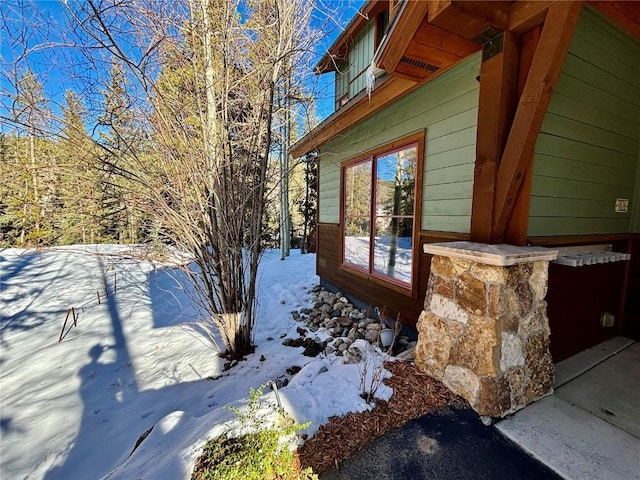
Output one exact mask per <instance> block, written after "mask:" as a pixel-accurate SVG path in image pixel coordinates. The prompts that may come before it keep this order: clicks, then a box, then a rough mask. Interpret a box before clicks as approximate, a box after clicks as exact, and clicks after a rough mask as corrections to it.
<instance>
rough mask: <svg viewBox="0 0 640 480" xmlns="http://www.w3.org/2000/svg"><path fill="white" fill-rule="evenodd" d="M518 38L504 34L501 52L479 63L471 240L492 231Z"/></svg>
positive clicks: (509, 119) (512, 96)
mask: <svg viewBox="0 0 640 480" xmlns="http://www.w3.org/2000/svg"><path fill="white" fill-rule="evenodd" d="M519 49H520V48H519V39H518V38H517V37H516V36H515V35H514V34H512V33H510V32H504V33H503V34H502V52H500V53H499V54H497V55H494V56H493V57H491V58H489V59H487V60H485V61H483V62H482V64H481V66H480V97H479V103H478V128H477V134H476V162H475V168H474V176H473V203H472V210H471V240H472V241H474V242H481V243H489V242H491V239H492V233H493V230H492V229H493V223H494V222H493V213H494V201H495V185H496V173H497V171H498V164H499V161H500V157H501V156H502V152H503V150H504V146H505V143H506V141H507V135H508V134H509V127H510V126H511V122H512V121H513V112H514V109H515V103H516V88H517V80H518V61H519Z"/></svg>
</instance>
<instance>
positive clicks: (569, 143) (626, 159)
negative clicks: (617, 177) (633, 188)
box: [534, 132, 637, 173]
mask: <svg viewBox="0 0 640 480" xmlns="http://www.w3.org/2000/svg"><path fill="white" fill-rule="evenodd" d="M536 154H537V155H547V156H551V157H557V158H563V159H567V160H577V161H579V162H582V163H588V164H593V165H602V166H606V167H609V168H615V169H619V170H624V171H627V172H633V171H635V168H636V167H635V166H636V163H637V159H636V157H634V156H633V155H629V154H625V153H621V152H616V151H612V150H608V149H606V148H602V147H597V146H594V145H590V144H586V143H582V142H579V141H576V140H573V139H570V138H562V137H557V136H554V135H551V134H548V133H544V132H543V133H541V134H540V136H539V137H538V142H537V143H536ZM537 168H538V165H537V164H536V165H534V173H538V170H537Z"/></svg>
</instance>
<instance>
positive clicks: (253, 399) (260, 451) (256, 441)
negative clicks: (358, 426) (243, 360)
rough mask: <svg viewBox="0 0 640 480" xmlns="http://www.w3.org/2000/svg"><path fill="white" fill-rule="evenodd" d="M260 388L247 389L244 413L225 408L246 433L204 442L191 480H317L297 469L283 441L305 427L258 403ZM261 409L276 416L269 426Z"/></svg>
mask: <svg viewBox="0 0 640 480" xmlns="http://www.w3.org/2000/svg"><path fill="white" fill-rule="evenodd" d="M263 388H264V386H261V387H259V388H257V389H253V388H252V389H251V391H250V392H249V406H248V408H247V411H246V412H244V411H242V410H240V409H237V408H231V407H230V408H229V410H231V411H232V412H234V413H235V414H236V415H237V417H238V419H239V420H240V424H241V426H242V428H243V431H248V432H250V433H247V434H245V435H241V436H239V437H229V436H228V435H226V434H224V435H221V436H220V437H217V438H214V439H213V440H210V441H209V442H207V444H206V445H205V446H204V449H203V452H202V455H201V456H200V458H199V459H198V461H197V462H196V466H195V468H194V470H193V474H192V475H191V480H317V478H318V477H317V476H316V475H315V474H314V473H313V471H312V470H311V469H310V468H305V469H302V468H301V467H300V463H299V461H298V459H297V458H296V456H295V454H294V453H293V452H292V451H291V450H290V449H289V445H288V441H287V440H289V439H290V437H291V436H292V435H294V434H295V433H296V432H297V431H298V430H301V429H303V428H306V427H308V426H309V424H308V423H307V424H304V425H298V424H296V423H295V422H294V421H293V420H292V419H291V417H289V416H288V415H287V414H286V413H285V412H284V411H283V410H281V409H277V408H275V407H274V406H273V405H270V404H266V403H264V402H261V401H260V397H261V396H262V391H263ZM265 406H267V407H268V408H269V411H270V412H272V413H275V414H276V416H277V420H276V422H273V424H271V423H272V422H268V421H267V420H266V419H265V418H264V415H261V414H260V410H261V409H262V408H263V407H265Z"/></svg>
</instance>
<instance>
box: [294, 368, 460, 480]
mask: <svg viewBox="0 0 640 480" xmlns="http://www.w3.org/2000/svg"><path fill="white" fill-rule="evenodd" d="M384 367H385V368H386V369H387V370H388V371H389V372H391V374H392V375H393V376H392V377H390V378H386V379H385V380H384V382H385V384H387V385H389V386H390V387H391V388H393V395H392V396H391V398H390V399H389V400H388V401H382V400H378V401H377V402H376V406H375V407H374V408H373V409H372V410H369V411H366V412H358V413H349V414H347V415H345V416H343V417H331V418H330V419H329V423H327V424H325V425H321V426H320V429H319V430H318V432H317V433H316V434H315V435H314V436H313V437H312V438H310V439H309V440H307V441H306V442H305V444H304V445H303V446H302V448H301V449H300V450H298V455H299V458H300V462H301V463H302V465H304V466H305V467H311V468H313V471H314V472H316V473H322V472H325V471H327V470H328V469H330V468H332V467H335V468H338V465H339V464H340V462H342V461H343V460H346V459H347V458H350V457H352V456H353V455H354V454H355V453H356V452H357V451H358V450H360V449H362V448H363V447H365V446H366V445H367V444H368V443H370V442H372V441H373V440H374V439H376V438H378V437H381V436H382V435H384V434H385V433H387V432H389V431H391V430H393V429H395V428H398V427H400V426H402V425H404V424H405V423H407V422H408V421H409V420H412V419H414V418H418V417H420V416H422V415H424V414H426V413H429V412H432V411H434V410H436V409H438V408H442V407H445V406H447V405H460V404H462V403H463V400H462V399H461V398H460V397H458V396H457V395H455V394H454V393H452V392H451V391H449V390H448V389H447V387H445V386H444V385H443V384H442V383H440V382H438V381H437V380H434V379H432V378H431V377H429V376H428V375H425V374H424V373H420V372H419V371H418V370H416V369H415V367H413V366H412V365H410V364H409V363H407V362H402V361H396V362H385V364H384Z"/></svg>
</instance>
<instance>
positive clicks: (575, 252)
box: [554, 244, 631, 267]
mask: <svg viewBox="0 0 640 480" xmlns="http://www.w3.org/2000/svg"><path fill="white" fill-rule="evenodd" d="M611 249H612V246H611V245H610V244H608V245H584V246H579V247H562V248H559V249H558V250H560V252H559V253H558V258H556V259H555V260H554V263H557V264H559V265H566V266H568V267H583V266H586V265H596V264H600V263H612V262H623V261H626V260H630V259H631V254H629V253H622V252H613V251H611Z"/></svg>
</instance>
